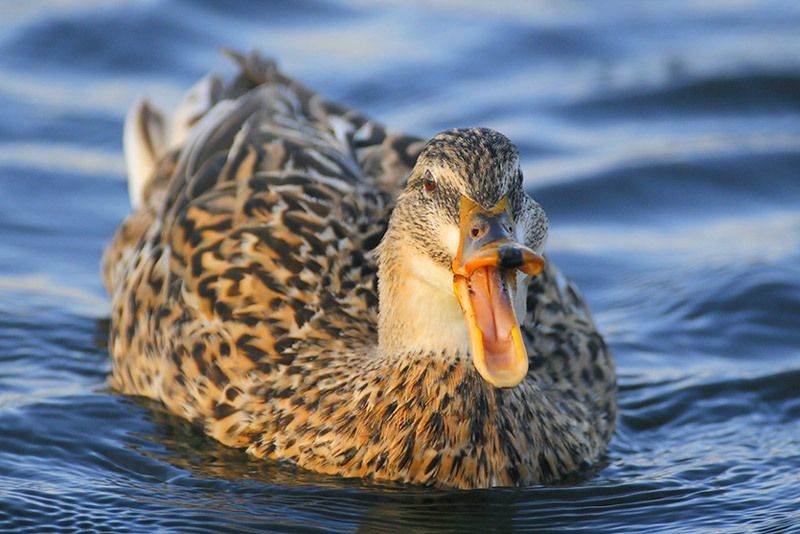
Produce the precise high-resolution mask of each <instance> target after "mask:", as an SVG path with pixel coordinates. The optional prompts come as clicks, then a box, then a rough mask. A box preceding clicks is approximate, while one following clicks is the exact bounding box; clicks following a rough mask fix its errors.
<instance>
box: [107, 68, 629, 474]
mask: <svg viewBox="0 0 800 534" xmlns="http://www.w3.org/2000/svg"><path fill="white" fill-rule="evenodd" d="M231 55H232V57H233V58H234V59H235V60H236V61H237V62H238V64H239V66H240V73H239V74H238V76H237V77H236V78H235V79H234V80H233V81H232V82H231V83H229V84H228V85H224V84H223V83H222V82H221V81H220V80H219V79H217V78H208V79H206V80H205V81H203V82H202V83H201V84H199V85H198V86H197V87H196V89H195V91H194V92H193V93H192V94H191V95H190V96H189V97H188V98H187V100H186V101H185V102H184V104H183V105H182V106H181V107H180V108H179V110H178V112H177V113H176V115H175V118H173V119H172V120H171V121H165V120H164V119H163V118H162V117H161V115H160V114H159V113H157V112H156V111H154V110H153V109H152V108H151V107H150V106H148V105H146V104H140V105H139V106H137V107H135V108H134V110H133V111H132V113H131V115H130V116H129V118H128V121H127V123H126V139H125V148H126V156H127V160H128V166H129V173H130V184H131V188H130V190H131V199H132V203H133V206H134V208H135V210H134V212H133V213H132V214H131V215H130V216H129V217H128V218H127V220H126V221H125V222H124V223H123V224H122V226H121V227H120V228H119V230H118V231H117V234H116V236H115V238H114V241H113V242H112V244H111V246H110V247H109V249H108V250H107V251H106V254H105V258H104V276H105V283H106V286H107V288H108V290H109V292H110V293H111V295H112V303H113V311H112V328H111V334H110V340H109V346H110V351H111V355H112V358H113V372H112V376H111V384H112V386H113V387H114V388H115V389H117V390H119V391H121V392H123V393H128V394H134V395H144V396H146V397H150V398H153V399H158V400H160V401H161V402H163V403H164V404H165V405H166V407H167V408H168V409H169V410H170V411H172V412H174V413H175V414H178V415H180V416H182V417H185V418H186V419H189V420H191V421H194V422H196V423H198V424H200V425H202V426H203V428H204V429H205V431H206V432H207V433H208V434H209V435H211V436H213V437H214V438H216V439H217V440H219V441H221V442H222V443H224V444H227V445H230V446H233V447H246V448H247V451H248V452H249V453H251V454H253V455H255V456H257V457H267V458H273V459H278V460H288V461H292V462H294V463H296V464H297V465H299V466H301V467H303V468H306V469H311V470H314V471H317V472H320V473H328V474H336V475H341V476H346V477H371V478H375V479H381V480H395V481H403V482H412V483H420V484H433V485H438V486H451V487H460V488H475V487H487V486H505V485H524V484H532V483H541V482H552V481H555V480H558V479H560V478H562V477H564V476H565V475H567V474H569V473H573V472H575V471H577V470H579V469H580V468H581V467H582V466H585V465H587V463H590V462H593V461H595V460H596V459H597V458H598V457H599V456H600V454H601V453H602V452H603V450H604V448H605V446H606V444H607V443H608V441H609V439H610V437H611V434H612V432H613V429H614V422H615V417H616V412H617V404H616V378H615V372H614V364H613V361H612V358H611V355H610V354H609V352H608V349H607V348H606V345H605V343H604V342H603V339H602V338H601V337H600V335H599V334H598V333H597V331H596V329H595V326H594V324H593V322H592V319H591V318H590V315H589V312H588V310H587V309H586V306H585V304H584V302H583V301H582V299H581V297H580V296H579V295H578V293H577V292H576V290H575V289H574V288H573V286H572V285H570V284H569V283H568V282H566V281H565V280H564V278H563V277H562V276H561V275H560V274H559V273H558V272H557V271H556V269H555V268H554V267H552V266H551V265H549V264H548V265H545V261H544V259H543V258H542V256H541V255H540V253H541V249H542V246H543V244H544V241H545V237H546V235H547V219H546V217H545V214H544V212H543V211H542V209H541V208H540V207H539V205H538V204H537V203H536V202H534V201H533V200H532V199H531V198H530V197H529V196H528V195H527V194H526V193H525V192H524V190H523V186H522V174H521V172H520V169H519V157H518V153H517V150H516V148H515V147H514V145H513V144H512V143H511V142H510V141H509V140H508V139H507V138H505V137H504V136H503V135H501V134H499V133H497V132H494V131H492V130H488V129H478V128H474V129H463V130H451V131H447V132H444V133H441V134H439V135H437V136H436V137H434V138H433V139H432V140H430V141H429V142H427V143H423V142H421V141H419V140H418V139H416V138H413V137H409V136H398V135H387V134H386V132H385V131H384V129H383V128H382V127H381V126H380V125H378V124H376V123H374V122H372V121H369V120H367V119H366V118H364V117H363V116H362V115H360V114H358V113H357V112H355V111H352V110H349V109H346V108H343V107H340V106H337V105H335V104H331V103H329V102H326V101H324V100H322V99H321V98H320V97H319V96H317V95H315V94H314V93H312V92H310V91H308V90H307V89H305V88H303V87H301V86H300V85H298V84H297V83H295V82H294V81H292V80H290V79H288V78H286V77H285V76H283V75H282V74H280V73H279V72H278V71H277V70H276V68H275V66H274V65H273V64H272V63H270V62H267V61H265V60H263V59H262V58H260V57H259V56H258V55H256V54H251V55H248V56H240V55H237V54H231Z"/></svg>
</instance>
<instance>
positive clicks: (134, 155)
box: [122, 99, 166, 209]
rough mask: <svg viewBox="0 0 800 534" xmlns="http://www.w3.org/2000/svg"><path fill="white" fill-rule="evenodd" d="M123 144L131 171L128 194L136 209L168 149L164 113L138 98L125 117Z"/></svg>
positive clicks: (126, 163)
mask: <svg viewBox="0 0 800 534" xmlns="http://www.w3.org/2000/svg"><path fill="white" fill-rule="evenodd" d="M122 144H123V149H124V151H125V167H126V168H127V171H128V196H129V197H130V202H131V207H133V209H137V208H139V207H140V206H141V205H142V203H143V201H144V198H143V197H144V189H145V186H146V185H147V183H148V182H149V181H150V179H151V178H152V176H153V173H154V172H155V170H156V166H157V165H158V160H159V159H160V158H161V157H162V156H163V155H164V152H165V151H166V120H165V119H164V115H163V114H162V113H161V112H160V111H158V110H157V109H156V108H154V107H153V106H152V104H150V103H149V102H148V101H147V100H145V99H140V100H138V101H137V102H136V103H135V104H134V105H133V107H131V109H130V111H129V112H128V115H127V116H126V117H125V130H124V132H123V136H122Z"/></svg>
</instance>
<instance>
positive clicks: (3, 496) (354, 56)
mask: <svg viewBox="0 0 800 534" xmlns="http://www.w3.org/2000/svg"><path fill="white" fill-rule="evenodd" d="M517 4H518V3H511V2H505V3H497V4H492V3H487V2H481V1H470V2H458V3H457V2H450V1H445V0H428V1H425V2H409V1H399V0H398V1H394V2H382V3H380V7H378V5H377V4H376V3H372V2H365V1H359V0H342V1H340V2H323V1H321V0H301V1H296V2H291V3H288V2H282V3H279V2H275V3H274V5H270V4H268V3H262V2H254V1H253V2H236V3H227V2H225V3H222V2H212V1H204V2H189V1H188V0H186V1H172V2H167V1H158V0H153V1H147V2H139V1H132V0H131V1H123V0H119V1H114V2H105V1H104V2H100V1H94V0H76V1H73V2H62V1H56V0H36V1H29V2H25V3H21V2H19V3H5V4H3V5H2V6H0V118H1V119H2V120H0V530H25V529H27V530H29V531H31V532H42V531H43V530H45V527H55V528H57V529H59V530H67V529H70V528H73V529H76V530H87V529H91V528H96V529H100V530H114V531H118V532H122V531H126V530H133V531H150V530H178V531H220V530H243V531H247V530H277V531H282V530H293V529H296V528H302V529H308V530H328V531H336V532H339V531H354V530H358V529H364V530H376V531H381V530H383V531H387V532H389V531H395V532H396V531H398V530H399V529H404V530H410V531H414V530H416V531H427V530H432V529H452V530H467V529H473V530H497V531H506V530H512V529H514V530H527V529H535V528H540V529H546V530H562V531H566V532H578V531H582V530H586V531H603V532H614V531H619V532H634V531H647V532H654V531H669V532H682V531H685V532H695V531H714V532H741V531H754V532H789V531H800V31H798V28H800V4H798V3H796V2H791V1H786V2H780V1H767V0H749V1H707V2H690V1H688V0H684V1H672V2H628V1H622V0H619V1H611V2H602V3H600V2H591V1H590V0H584V1H570V2H562V1H556V0H543V1H541V2H537V3H536V4H535V5H530V6H527V5H525V6H523V5H522V3H519V5H517ZM220 45H224V46H228V47H234V48H239V49H249V48H252V47H258V48H260V49H261V50H263V51H265V52H266V53H268V54H270V55H272V56H274V57H276V58H278V59H279V61H280V64H281V65H282V66H283V68H284V70H285V71H287V72H288V73H290V74H291V75H293V76H296V77H297V78H299V79H300V80H302V81H303V82H304V83H306V84H307V85H309V86H311V87H313V88H315V89H317V90H319V91H321V92H322V93H324V94H325V95H327V96H329V97H330V98H332V99H334V100H337V101H341V102H344V103H346V104H349V105H351V106H355V107H358V108H360V109H363V110H365V111H366V112H367V113H369V114H370V115H371V116H373V117H375V118H377V119H379V120H381V121H382V122H384V123H385V124H387V125H389V126H390V127H391V128H392V129H394V130H405V131H411V132H415V133H418V134H420V135H424V136H429V135H432V134H434V133H436V132H437V131H439V130H442V129H446V128H450V127H454V126H469V125H484V126H490V127H493V128H496V129H499V130H501V131H503V132H505V133H506V134H507V135H509V136H510V137H511V138H512V139H513V140H514V141H515V142H516V143H517V145H518V146H519V148H520V150H521V152H522V154H523V168H524V172H525V176H526V180H527V185H528V187H529V189H530V191H531V192H532V193H533V195H534V196H535V197H536V198H537V199H538V200H539V201H540V202H541V204H542V205H543V206H544V207H545V209H546V210H547V212H548V213H549V215H550V218H551V227H552V232H551V236H550V240H549V244H548V250H549V253H550V256H551V258H552V259H553V261H555V262H556V263H557V264H559V265H560V267H561V268H562V269H563V270H564V271H565V272H566V273H568V274H569V275H570V276H572V277H573V278H574V279H576V280H577V282H578V283H579V284H580V286H581V288H582V290H583V292H584V293H585V295H586V297H587V299H588V300H589V302H590V304H591V307H592V309H593V310H594V313H595V316H596V319H597V322H598V324H599V326H600V328H601V329H602V331H603V332H604V333H605V335H606V336H607V340H608V342H609V343H610V345H611V347H612V349H613V351H614V354H615V356H616V359H617V363H618V369H619V374H620V402H621V409H622V410H621V416H620V420H619V428H618V431H617V434H616V436H615V438H614V440H613V442H612V444H611V447H610V449H609V451H608V455H607V458H606V459H605V464H604V465H603V466H602V467H601V468H600V469H599V470H598V471H597V472H596V473H595V474H593V475H592V476H589V477H587V478H586V479H582V480H577V481H571V482H570V483H568V484H564V485H559V486H555V487H531V488H521V489H495V490H481V491H469V492H459V491H441V490H432V489H425V488H410V487H403V486H393V485H376V484H367V483H363V482H360V481H346V480H341V479H337V478H328V477H320V476H317V475H313V474H310V473H306V472H303V471H298V470H294V469H290V468H287V467H282V466H278V465H274V464H270V463H268V462H263V461H254V460H251V459H249V458H248V457H247V456H246V455H244V454H243V453H241V452H239V451H236V450H231V449H227V448H225V447H222V446H220V445H218V444H216V443H215V442H213V441H212V440H210V439H208V438H206V437H204V436H203V435H202V433H200V432H198V431H197V430H196V429H194V428H193V427H191V426H190V425H188V424H187V423H185V422H182V421H181V420H178V419H175V418H173V417H171V416H169V415H168V414H165V413H163V412H162V411H161V410H160V409H159V408H158V406H156V405H154V404H152V403H147V402H144V401H141V400H137V399H130V398H124V397H120V396H117V395H114V394H111V393H110V392H109V391H108V390H107V389H106V382H105V377H106V375H107V373H108V371H109V358H108V353H107V350H106V348H105V336H106V332H107V327H108V325H107V321H106V318H107V315H108V299H107V297H106V296H105V294H104V292H103V289H102V287H101V283H100V278H99V274H98V263H99V260H100V254H101V251H102V248H103V246H104V244H105V243H106V242H107V241H108V240H109V239H110V237H111V235H112V233H113V231H114V228H115V226H116V225H117V224H118V223H119V221H120V220H121V219H122V217H124V215H125V214H126V212H127V210H128V202H127V191H126V184H125V177H124V164H123V160H122V154H121V129H122V121H123V118H124V115H125V112H126V109H127V107H128V106H129V105H130V103H131V101H132V100H133V99H134V98H135V97H136V96H137V95H140V94H149V95H150V96H151V97H152V98H153V99H154V100H155V101H156V102H157V103H159V104H161V105H163V106H164V107H166V108H169V106H170V105H173V104H174V103H175V102H176V101H177V100H178V99H179V97H180V95H181V93H182V92H183V91H184V90H185V89H186V88H188V87H189V86H190V85H191V84H192V83H193V82H194V81H195V80H196V79H197V78H199V77H200V76H202V75H203V74H205V73H206V72H207V71H208V70H210V69H214V70H217V71H219V72H223V73H225V72H231V70H232V69H231V67H230V65H228V64H227V63H226V61H225V60H224V59H223V58H221V57H220V56H219V55H218V54H217V52H216V47H217V46H220Z"/></svg>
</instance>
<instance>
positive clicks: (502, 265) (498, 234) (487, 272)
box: [453, 196, 545, 388]
mask: <svg viewBox="0 0 800 534" xmlns="http://www.w3.org/2000/svg"><path fill="white" fill-rule="evenodd" d="M507 204H508V201H507V199H506V198H503V199H501V200H500V202H498V203H497V205H496V206H495V207H494V208H492V209H490V210H485V209H483V208H482V207H481V206H479V205H478V204H476V203H475V202H473V201H472V200H470V199H469V198H467V197H465V196H462V197H461V207H460V210H461V211H460V219H461V222H460V240H459V244H458V253H457V254H456V257H455V259H454V260H453V273H454V276H453V286H454V289H455V294H456V298H457V299H458V302H459V304H460V305H461V309H462V311H463V312H464V320H465V321H466V323H467V331H468V332H469V343H470V348H471V350H472V362H473V364H474V365H475V369H477V370H478V372H479V373H480V375H481V376H482V377H483V378H484V380H486V381H487V382H489V383H490V384H492V385H494V386H496V387H501V388H510V387H514V386H516V385H517V384H519V383H520V382H522V380H523V379H524V378H525V375H526V374H527V373H528V354H527V351H526V350H525V343H524V342H523V340H522V333H521V331H520V328H519V322H518V321H517V316H516V313H515V311H514V304H513V303H514V293H515V291H516V289H517V271H522V272H523V273H526V274H529V275H536V274H539V273H540V272H542V269H543V268H544V264H545V261H544V258H543V257H542V256H541V255H539V254H537V253H536V252H534V251H533V250H531V249H530V248H528V247H526V246H524V245H522V244H520V243H519V242H517V241H516V240H515V239H514V237H513V235H514V234H513V232H514V221H513V220H512V218H511V214H510V213H509V211H508V209H507Z"/></svg>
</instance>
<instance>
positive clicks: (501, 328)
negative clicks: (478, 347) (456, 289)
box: [469, 266, 517, 374]
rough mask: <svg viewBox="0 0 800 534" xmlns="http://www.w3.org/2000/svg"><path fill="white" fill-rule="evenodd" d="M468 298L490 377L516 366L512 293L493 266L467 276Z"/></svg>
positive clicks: (515, 326)
mask: <svg viewBox="0 0 800 534" xmlns="http://www.w3.org/2000/svg"><path fill="white" fill-rule="evenodd" d="M469 285H470V293H469V295H470V296H469V299H470V302H471V304H472V309H473V310H474V314H475V323H476V324H475V326H477V328H478V329H480V331H481V334H482V336H481V337H482V343H483V351H484V358H485V361H486V367H487V369H488V370H489V372H490V373H492V374H497V373H503V372H507V371H509V370H511V369H513V368H514V366H515V365H516V360H517V358H516V354H515V348H514V340H513V337H512V332H513V331H514V329H515V328H517V318H516V315H515V314H514V307H513V304H512V298H511V293H510V292H509V289H508V285H507V284H506V283H505V281H504V280H503V277H502V275H501V273H500V270H499V269H497V268H496V267H491V266H490V267H481V268H479V269H475V271H474V272H473V273H472V275H471V276H470V277H469Z"/></svg>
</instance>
